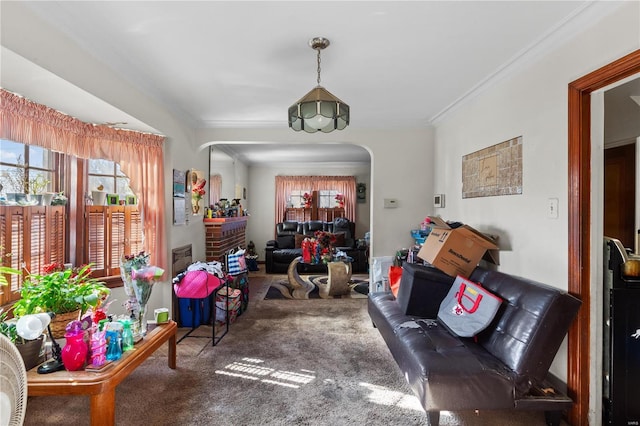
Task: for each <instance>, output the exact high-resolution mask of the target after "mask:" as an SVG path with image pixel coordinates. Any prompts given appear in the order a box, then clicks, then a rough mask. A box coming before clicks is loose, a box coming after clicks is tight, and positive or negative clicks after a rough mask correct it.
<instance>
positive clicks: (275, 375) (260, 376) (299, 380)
mask: <svg viewBox="0 0 640 426" xmlns="http://www.w3.org/2000/svg"><path fill="white" fill-rule="evenodd" d="M243 361H244V362H243ZM264 362H265V361H263V360H261V359H257V358H242V360H240V361H234V362H232V363H231V364H228V365H227V366H225V367H224V369H223V370H216V371H215V373H216V374H221V375H225V376H231V377H238V378H242V379H247V380H254V381H256V380H260V381H261V382H263V383H270V384H274V385H280V386H285V387H289V388H295V389H297V388H300V385H306V384H309V383H311V382H312V381H314V380H315V379H316V376H315V375H313V374H308V373H313V372H311V371H309V370H301V371H302V372H295V371H284V370H276V369H274V368H269V367H266V366H262V365H257V364H262V363H264Z"/></svg>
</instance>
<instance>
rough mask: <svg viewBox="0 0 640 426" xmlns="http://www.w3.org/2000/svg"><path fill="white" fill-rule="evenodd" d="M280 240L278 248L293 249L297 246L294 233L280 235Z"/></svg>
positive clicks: (278, 238) (278, 239)
mask: <svg viewBox="0 0 640 426" xmlns="http://www.w3.org/2000/svg"><path fill="white" fill-rule="evenodd" d="M276 240H277V241H278V248H281V249H292V248H295V238H294V236H293V235H280V236H278V237H277V238H276Z"/></svg>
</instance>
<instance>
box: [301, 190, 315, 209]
mask: <svg viewBox="0 0 640 426" xmlns="http://www.w3.org/2000/svg"><path fill="white" fill-rule="evenodd" d="M312 198H313V197H312V195H311V194H309V193H308V192H305V193H304V194H302V202H303V204H304V207H305V208H309V207H311V200H312Z"/></svg>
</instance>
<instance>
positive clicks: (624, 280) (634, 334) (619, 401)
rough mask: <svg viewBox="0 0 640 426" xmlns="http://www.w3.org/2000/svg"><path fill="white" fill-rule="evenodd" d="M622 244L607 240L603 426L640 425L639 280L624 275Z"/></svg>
mask: <svg viewBox="0 0 640 426" xmlns="http://www.w3.org/2000/svg"><path fill="white" fill-rule="evenodd" d="M626 260H627V255H626V251H625V248H624V247H623V246H622V244H621V243H620V241H619V240H616V239H613V238H606V237H605V247H604V268H603V269H604V307H603V308H604V309H603V321H604V327H603V340H604V341H603V358H602V368H603V372H602V373H603V377H602V384H603V390H602V398H603V401H602V402H603V413H602V423H603V425H612V426H614V425H634V424H635V425H637V424H640V404H638V401H640V386H639V385H638V384H639V383H640V277H626V276H624V275H623V270H624V267H623V265H624V263H625V261H626Z"/></svg>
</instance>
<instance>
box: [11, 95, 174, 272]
mask: <svg viewBox="0 0 640 426" xmlns="http://www.w3.org/2000/svg"><path fill="white" fill-rule="evenodd" d="M0 110H1V111H2V113H3V123H2V124H3V126H2V131H3V133H2V134H3V138H4V139H8V140H13V141H15V142H19V143H21V144H25V145H26V146H28V147H29V151H28V152H25V160H27V161H28V166H26V167H25V169H24V170H25V171H26V170H28V169H29V168H31V169H33V170H39V171H40V172H46V171H47V170H51V171H52V172H51V179H50V180H51V188H52V189H53V190H54V191H65V195H67V196H68V198H69V203H68V205H67V206H66V210H65V211H66V213H67V214H68V216H67V218H66V220H67V223H68V229H67V231H66V235H67V238H68V239H69V244H68V247H73V249H67V251H68V256H69V257H68V260H67V261H68V262H69V263H73V264H78V265H79V264H82V263H86V261H85V260H84V259H86V255H85V253H86V252H85V250H86V249H85V245H86V244H87V242H86V241H85V239H84V234H85V222H86V221H85V218H84V211H85V196H86V195H87V193H88V192H89V191H90V190H91V187H90V179H91V178H90V176H89V158H91V157H92V155H93V154H94V153H99V155H100V158H103V159H106V160H109V161H111V162H114V163H117V164H119V166H120V167H121V170H119V169H118V167H117V166H116V165H114V166H113V168H110V167H108V163H101V164H102V165H105V164H106V165H107V168H108V169H109V170H108V171H106V170H104V169H102V168H100V167H98V168H97V169H96V170H95V173H92V174H93V175H95V176H100V179H103V178H105V176H108V177H109V178H108V179H109V180H110V181H112V182H113V187H114V190H115V191H120V189H119V188H121V185H124V183H122V182H125V179H124V178H125V176H124V175H126V177H128V178H129V179H130V180H129V186H130V187H131V189H132V190H133V193H134V194H135V198H136V199H137V203H138V206H139V208H140V217H141V220H142V219H143V220H144V233H145V238H144V249H145V251H147V252H148V253H149V254H150V256H151V262H152V263H153V264H155V265H157V266H159V267H160V268H167V256H166V235H165V226H164V223H165V212H164V211H163V209H162V208H161V207H162V203H163V201H164V197H165V191H164V154H163V144H164V140H165V138H164V136H161V135H155V134H151V133H142V132H137V131H132V130H124V129H117V128H111V127H108V126H103V125H92V124H91V123H86V122H83V121H80V120H78V119H76V118H74V117H71V116H68V115H66V114H64V113H61V112H60V111H57V110H55V109H53V108H50V107H48V106H46V105H41V104H37V103H35V102H32V101H30V100H28V99H26V98H24V97H22V96H20V95H18V94H15V93H11V92H9V91H7V90H4V89H1V88H0ZM32 148H33V150H32ZM38 149H45V150H50V151H51V152H56V153H58V152H59V153H60V154H52V157H50V158H53V163H49V164H47V163H46V161H45V157H44V156H42V158H40V156H38V155H37V151H38ZM41 152H42V151H41ZM63 154H64V155H63ZM96 156H97V155H96ZM31 157H33V158H31ZM16 158H17V157H16ZM56 158H58V159H57V160H56ZM29 160H32V161H29ZM40 160H42V161H40ZM9 163H11V164H7V165H6V167H13V168H14V169H17V167H16V165H17V164H18V163H17V160H16V161H13V162H11V161H9ZM112 170H113V171H112ZM91 183H93V182H91ZM93 207H98V206H93ZM116 207H117V208H120V207H124V209H125V216H126V211H127V210H133V208H132V207H133V206H131V207H130V206H104V208H105V209H107V210H109V212H108V213H107V214H108V216H109V215H110V213H111V212H110V210H117V209H115V208H116ZM116 216H117V215H116ZM112 217H113V216H112ZM125 222H126V219H125ZM116 223H119V222H118V220H116ZM134 228H135V227H133V226H132V227H131V228H127V227H126V225H125V228H124V229H125V231H124V232H127V231H126V229H134ZM116 229H122V228H118V227H117V226H116ZM103 238H105V239H107V240H108V239H109V234H108V233H107V234H105V236H104V237H103ZM128 241H129V243H132V242H133V240H128ZM126 242H127V240H126V235H125V243H126ZM3 260H4V259H3ZM109 266H110V267H112V266H113V264H111V265H109ZM114 272H115V271H114Z"/></svg>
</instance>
